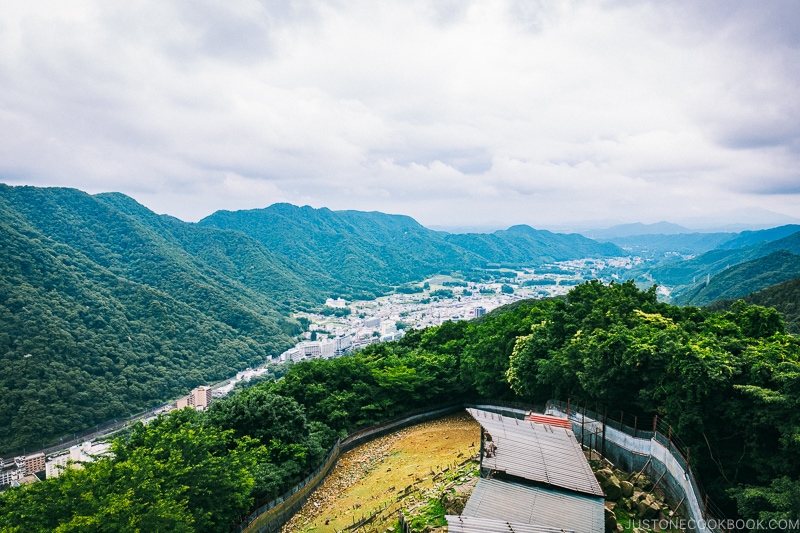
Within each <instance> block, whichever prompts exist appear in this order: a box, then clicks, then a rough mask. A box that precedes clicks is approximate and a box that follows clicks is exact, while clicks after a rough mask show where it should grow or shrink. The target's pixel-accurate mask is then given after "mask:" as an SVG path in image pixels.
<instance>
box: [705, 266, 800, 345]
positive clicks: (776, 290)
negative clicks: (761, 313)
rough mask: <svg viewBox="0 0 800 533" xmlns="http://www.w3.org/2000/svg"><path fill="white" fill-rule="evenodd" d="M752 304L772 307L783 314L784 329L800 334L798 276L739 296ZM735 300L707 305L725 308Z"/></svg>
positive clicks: (799, 279)
mask: <svg viewBox="0 0 800 533" xmlns="http://www.w3.org/2000/svg"><path fill="white" fill-rule="evenodd" d="M741 299H742V300H744V301H745V302H747V303H749V304H752V305H761V306H764V307H773V308H775V309H777V310H778V312H779V313H781V314H782V315H783V320H784V322H785V323H786V331H788V332H790V333H794V334H795V335H800V277H797V278H794V279H790V280H788V281H784V282H783V283H778V284H776V285H773V286H771V287H767V288H766V289H762V290H760V291H758V292H753V293H751V294H748V295H746V296H743V297H742V298H741ZM735 301H736V300H717V301H715V302H712V303H711V304H709V305H708V309H710V310H713V311H719V310H727V309H729V308H730V306H731V305H732V304H733V303H735Z"/></svg>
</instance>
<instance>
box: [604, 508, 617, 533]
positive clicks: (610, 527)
mask: <svg viewBox="0 0 800 533" xmlns="http://www.w3.org/2000/svg"><path fill="white" fill-rule="evenodd" d="M605 522H606V533H616V531H617V517H616V515H614V511H612V510H611V509H609V508H608V507H606V508H605Z"/></svg>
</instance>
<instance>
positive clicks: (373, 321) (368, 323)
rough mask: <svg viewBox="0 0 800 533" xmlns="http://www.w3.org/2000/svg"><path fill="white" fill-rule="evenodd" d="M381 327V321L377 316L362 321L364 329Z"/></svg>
mask: <svg viewBox="0 0 800 533" xmlns="http://www.w3.org/2000/svg"><path fill="white" fill-rule="evenodd" d="M380 325H381V319H380V317H377V316H371V317H369V318H365V319H364V327H365V328H377V327H379V326H380Z"/></svg>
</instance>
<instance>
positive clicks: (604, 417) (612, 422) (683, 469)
mask: <svg viewBox="0 0 800 533" xmlns="http://www.w3.org/2000/svg"><path fill="white" fill-rule="evenodd" d="M547 408H548V409H553V410H558V411H561V412H562V413H566V414H567V415H568V416H569V417H570V418H571V419H572V423H573V427H574V428H575V430H576V431H575V436H576V438H577V439H578V440H579V441H581V444H583V445H584V446H587V447H588V448H591V449H593V450H595V451H597V452H598V453H600V454H601V455H603V456H604V457H607V458H609V460H611V461H612V462H613V463H615V464H617V465H618V466H620V467H622V468H623V469H624V470H628V471H634V470H636V471H644V473H646V474H648V476H649V477H651V478H652V479H657V480H658V481H657V482H658V484H659V485H660V488H661V490H663V491H664V492H665V494H666V496H667V497H668V498H669V499H670V501H671V502H672V503H673V504H674V505H676V506H677V507H678V508H683V507H684V505H686V508H684V509H682V510H684V511H689V505H688V503H687V502H688V501H689V500H691V499H693V500H694V501H696V502H697V508H698V510H699V513H700V516H697V517H694V516H692V517H690V518H693V519H694V520H695V522H699V521H702V522H701V525H702V527H700V528H698V529H705V530H708V531H716V532H725V531H726V530H725V529H724V528H722V527H719V526H718V525H719V524H724V523H727V520H726V519H725V515H724V514H723V512H722V511H721V510H720V509H719V507H717V506H716V505H715V504H714V502H713V501H711V500H710V499H709V497H708V494H707V493H706V492H705V490H703V488H702V485H701V484H700V482H699V480H698V478H697V476H696V475H695V474H694V472H693V471H692V467H691V462H690V457H691V455H690V448H688V447H687V446H686V445H685V444H684V443H683V442H682V441H681V440H680V438H679V436H678V435H677V434H676V433H675V432H674V431H673V429H672V426H671V425H670V424H669V423H668V422H667V421H665V420H663V419H660V418H659V417H658V416H653V417H644V416H639V415H630V414H628V415H626V414H625V413H624V412H622V411H619V412H613V413H612V414H609V410H608V409H605V408H604V409H602V411H601V409H598V408H595V409H594V410H592V409H588V408H587V406H586V405H583V406H581V405H575V404H572V403H571V402H569V401H567V402H563V401H559V400H550V401H549V402H547ZM579 426H580V427H579ZM607 428H611V429H613V430H615V431H618V432H620V433H622V434H625V435H628V436H630V437H633V439H634V442H630V441H628V442H627V446H626V445H622V444H621V443H620V442H615V441H613V440H612V439H610V438H609V436H608V435H607ZM637 439H638V440H640V441H653V442H656V443H658V444H659V445H661V446H662V447H663V448H665V449H666V451H667V453H668V454H669V456H670V458H671V461H674V464H675V465H676V466H677V468H678V470H679V471H680V472H679V473H678V475H679V477H682V478H683V480H684V481H685V482H686V484H687V485H688V487H689V488H690V490H691V492H692V494H691V495H689V494H687V493H686V492H687V491H686V489H685V488H684V484H683V483H681V482H680V480H679V479H678V477H676V476H675V475H674V474H673V472H671V469H670V468H669V466H668V465H666V464H665V463H664V461H662V460H660V459H658V458H657V457H654V456H653V454H652V452H651V451H648V452H647V453H646V454H645V453H644V451H645V450H651V448H650V447H649V446H645V445H642V446H636V442H635V441H636V440H637ZM668 462H670V461H668ZM678 510H681V509H678Z"/></svg>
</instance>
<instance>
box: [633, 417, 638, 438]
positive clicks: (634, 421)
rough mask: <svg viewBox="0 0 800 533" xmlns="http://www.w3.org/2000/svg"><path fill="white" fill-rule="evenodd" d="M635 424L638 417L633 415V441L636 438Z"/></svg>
mask: <svg viewBox="0 0 800 533" xmlns="http://www.w3.org/2000/svg"><path fill="white" fill-rule="evenodd" d="M637 422H639V417H638V416H635V415H634V417H633V438H634V439H635V438H636V423H637Z"/></svg>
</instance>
